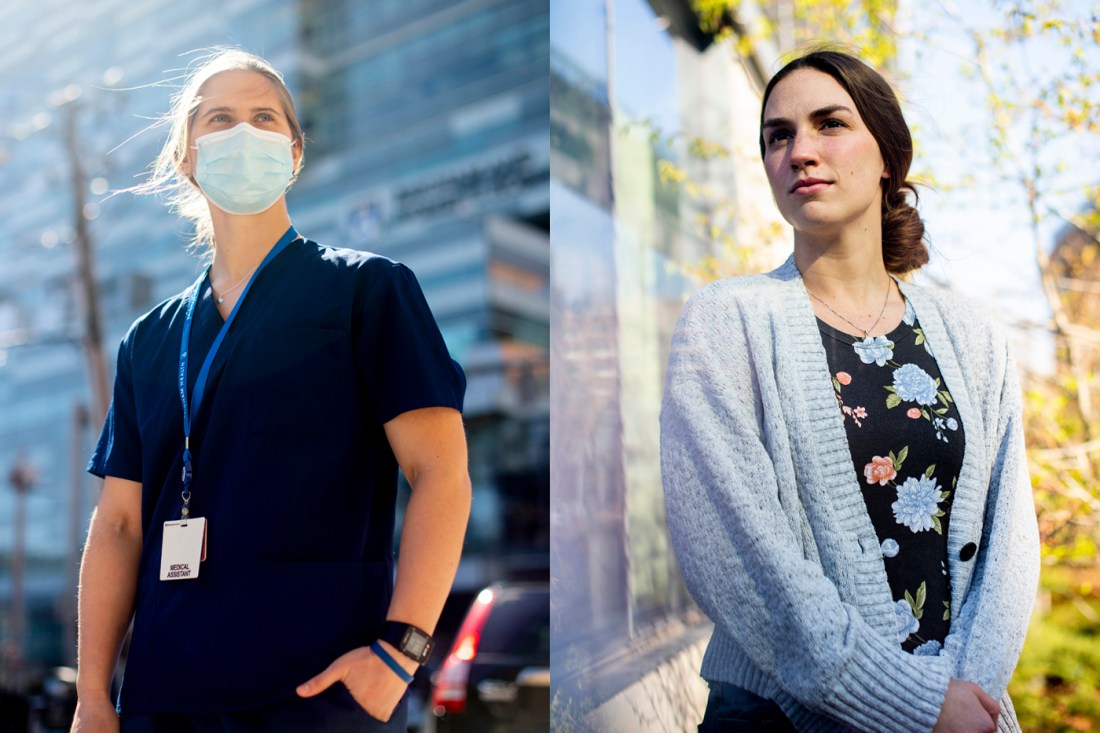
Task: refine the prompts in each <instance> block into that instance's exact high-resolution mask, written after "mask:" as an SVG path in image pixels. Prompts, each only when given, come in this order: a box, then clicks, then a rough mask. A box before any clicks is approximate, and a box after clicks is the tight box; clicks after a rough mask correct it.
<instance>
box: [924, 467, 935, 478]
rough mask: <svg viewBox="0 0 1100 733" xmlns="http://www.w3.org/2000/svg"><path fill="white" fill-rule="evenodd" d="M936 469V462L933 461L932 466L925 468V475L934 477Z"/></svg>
mask: <svg viewBox="0 0 1100 733" xmlns="http://www.w3.org/2000/svg"><path fill="white" fill-rule="evenodd" d="M935 470H936V464H935V463H933V464H932V465H931V466H929V467H928V468H926V469H924V477H925V478H932V472H933V471H935Z"/></svg>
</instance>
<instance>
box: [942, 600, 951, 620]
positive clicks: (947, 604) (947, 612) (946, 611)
mask: <svg viewBox="0 0 1100 733" xmlns="http://www.w3.org/2000/svg"><path fill="white" fill-rule="evenodd" d="M943 620H944V621H950V620H951V601H944V602H943Z"/></svg>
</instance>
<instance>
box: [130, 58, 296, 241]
mask: <svg viewBox="0 0 1100 733" xmlns="http://www.w3.org/2000/svg"><path fill="white" fill-rule="evenodd" d="M225 71H252V72H255V73H257V74H260V75H261V76H263V77H265V78H266V79H267V80H268V81H269V82H271V84H272V86H274V88H275V91H276V93H277V94H278V95H279V99H280V101H281V102H282V104H283V112H284V114H285V115H286V119H287V123H288V124H289V125H290V132H291V139H292V140H293V141H294V142H295V143H297V145H298V151H299V155H298V160H297V163H296V164H295V166H294V173H293V175H292V176H291V178H290V183H291V184H293V183H294V181H295V180H297V178H298V173H299V172H300V171H301V170H302V162H303V161H304V160H305V155H304V153H305V137H304V136H303V135H302V127H301V124H300V123H299V122H298V113H297V111H296V110H295V108H294V99H293V98H292V97H291V95H290V90H289V89H288V88H287V86H286V82H285V81H283V75H282V74H280V73H279V72H278V71H276V70H275V67H273V66H272V65H271V64H269V63H268V62H267V61H266V60H264V59H262V58H260V57H259V56H256V55H255V54H251V53H248V52H247V51H243V50H241V49H238V48H213V49H210V50H209V51H208V52H207V53H206V54H204V55H203V56H201V57H199V58H197V59H196V60H195V61H194V62H192V66H191V69H190V70H189V72H188V74H187V76H186V80H185V81H184V84H183V87H182V88H181V89H180V90H179V91H178V92H177V93H176V94H174V95H173V96H172V106H171V108H170V109H169V111H168V113H167V114H166V115H165V116H164V117H163V118H162V119H161V121H160V122H161V124H166V125H168V139H167V140H165V141H164V146H163V147H162V148H161V150H160V153H159V154H158V155H157V157H156V158H155V159H154V160H153V162H152V164H151V165H150V166H149V175H148V178H147V179H146V180H145V181H144V182H143V183H141V184H139V185H137V186H134V187H132V188H130V189H127V190H128V191H130V192H132V193H137V194H156V195H163V196H164V197H165V198H166V200H167V203H168V206H169V208H170V209H171V210H172V211H174V212H175V213H177V214H179V216H180V217H182V218H184V219H188V220H190V221H191V223H192V225H193V226H194V228H195V236H194V238H193V239H192V241H191V243H190V246H191V247H192V248H193V249H195V250H197V251H199V252H203V253H209V252H210V251H212V250H213V247H214V224H213V222H212V221H211V218H210V207H209V205H208V204H207V202H206V197H205V196H203V195H202V191H200V190H199V187H198V185H197V184H196V183H195V180H194V178H193V177H192V176H191V175H184V174H183V173H182V172H181V171H180V164H181V163H183V160H184V158H186V157H187V146H188V145H190V144H191V125H192V123H193V122H194V119H195V114H196V113H197V112H198V109H199V105H200V104H202V100H203V97H202V89H203V86H205V84H206V83H207V82H208V81H210V79H212V78H213V77H214V76H216V75H218V74H221V73H222V72H225Z"/></svg>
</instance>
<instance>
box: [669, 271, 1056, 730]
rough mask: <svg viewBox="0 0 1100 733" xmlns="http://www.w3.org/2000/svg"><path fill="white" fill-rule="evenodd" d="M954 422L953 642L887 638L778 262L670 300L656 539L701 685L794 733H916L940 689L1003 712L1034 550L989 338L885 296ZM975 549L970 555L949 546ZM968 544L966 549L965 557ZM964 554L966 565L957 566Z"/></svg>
mask: <svg viewBox="0 0 1100 733" xmlns="http://www.w3.org/2000/svg"><path fill="white" fill-rule="evenodd" d="M898 284H899V286H900V288H901V291H902V292H903V293H904V294H905V297H906V298H908V299H909V301H910V302H911V303H912V304H913V307H914V309H915V310H916V313H917V317H918V319H919V320H920V323H921V326H922V327H923V329H924V333H925V335H926V338H927V341H928V344H929V346H930V347H931V350H932V352H933V354H934V356H935V358H936V361H937V363H938V365H939V368H940V371H941V373H942V375H943V378H944V380H945V381H946V384H947V386H948V387H949V388H950V390H951V395H952V397H953V398H954V399H955V402H956V404H957V405H958V409H959V413H960V415H961V417H962V423H963V426H964V427H965V430H966V432H965V440H966V443H965V448H964V458H963V465H962V470H961V473H960V475H959V481H958V484H957V486H956V489H955V495H954V499H953V504H952V509H951V522H950V523H949V526H948V537H947V552H948V566H949V568H950V573H951V599H952V603H951V606H952V614H953V617H952V619H951V632H950V634H949V635H948V637H947V639H946V640H945V642H944V645H943V650H942V651H941V652H940V655H939V656H914V655H912V654H909V653H907V652H905V651H903V650H902V649H901V646H900V645H899V644H898V643H897V635H896V627H895V624H896V622H895V608H894V606H895V604H894V601H893V599H892V597H891V594H890V587H889V585H888V584H887V580H886V570H885V566H884V564H883V560H882V553H881V549H880V546H879V541H878V538H877V536H876V534H875V530H874V527H873V526H872V525H871V519H870V517H869V516H868V514H867V509H866V507H865V505H864V503H863V497H862V495H861V493H860V492H861V489H860V484H859V478H858V476H857V475H856V473H855V470H854V469H853V467H852V457H851V454H850V452H849V450H848V442H847V438H846V436H845V432H844V426H843V421H842V417H841V413H840V410H839V409H837V403H836V398H835V396H834V392H833V387H832V382H831V379H830V375H829V370H828V365H827V362H826V358H825V350H824V348H823V346H822V344H821V337H820V334H819V332H818V328H817V322H816V320H815V318H814V312H813V308H812V307H811V305H810V301H809V298H808V296H807V293H806V289H805V287H804V286H803V284H802V277H801V275H800V274H799V272H798V269H797V267H796V266H795V264H794V258H793V257H792V258H790V259H788V260H787V262H786V263H785V264H784V265H782V266H781V267H780V268H778V269H777V270H775V271H773V272H770V273H768V274H765V275H752V276H747V277H737V278H730V279H727V280H722V281H719V282H716V283H713V284H711V285H709V286H708V287H706V288H704V289H703V290H701V291H700V292H699V293H697V294H696V295H695V296H694V297H692V298H691V299H690V300H689V301H688V303H687V305H686V306H685V307H684V310H683V313H682V315H681V317H680V321H679V324H678V326H677V328H676V333H675V336H674V337H673V341H672V350H671V355H670V359H669V367H668V378H667V384H666V388H665V396H664V403H663V406H662V410H661V469H662V477H663V482H664V489H665V502H666V506H667V510H668V522H669V531H670V533H671V535H672V541H673V545H674V547H675V549H676V555H677V558H678V560H679V562H680V566H681V568H682V570H683V576H684V580H685V582H686V584H687V587H688V589H689V590H690V592H691V594H692V596H693V597H694V598H695V600H696V602H697V603H698V604H699V606H700V607H701V608H702V609H703V610H704V611H705V612H706V613H707V615H708V616H710V618H711V620H713V621H714V634H713V636H712V637H711V640H710V645H709V647H708V648H707V652H706V655H705V657H704V659H703V666H702V675H703V677H705V678H706V679H708V680H718V681H722V682H728V683H732V684H734V685H738V686H740V687H742V688H745V689H747V690H750V691H751V692H754V693H756V694H758V695H762V696H764V697H767V698H770V699H772V700H775V701H776V702H777V703H778V704H779V706H780V707H781V708H782V709H783V711H784V712H785V713H786V714H787V716H788V717H789V718H790V719H791V720H792V722H793V723H794V724H795V726H796V727H797V729H798V730H800V731H844V730H852V729H855V730H863V731H875V732H876V733H879V732H881V731H922V732H923V731H929V730H931V729H932V727H933V725H934V724H935V722H936V719H937V718H938V716H939V712H940V708H941V706H942V704H943V700H944V695H945V693H946V691H947V685H948V681H949V680H950V679H953V678H954V679H963V680H969V681H971V682H974V683H977V684H978V685H980V686H981V687H982V688H983V689H985V690H986V691H987V692H988V693H990V694H991V695H992V696H993V697H994V698H995V699H1000V701H1001V711H1002V714H1001V718H1000V721H999V724H998V730H999V731H1016V730H1019V726H1018V724H1017V722H1016V716H1015V712H1014V711H1013V709H1012V704H1011V701H1010V700H1009V699H1008V695H1007V694H1005V688H1006V687H1007V685H1008V681H1009V678H1010V677H1011V676H1012V671H1013V669H1014V668H1015V666H1016V662H1017V660H1018V659H1019V655H1020V650H1021V648H1022V647H1023V643H1024V635H1025V633H1026V631H1027V623H1028V617H1029V615H1030V611H1031V608H1032V605H1033V601H1034V599H1035V591H1036V585H1037V582H1038V574H1039V540H1038V530H1037V527H1036V521H1035V510H1034V504H1033V500H1032V494H1031V483H1030V480H1029V478H1028V473H1027V458H1026V455H1025V453H1024V442H1023V431H1022V426H1021V401H1020V388H1019V385H1018V383H1017V376H1016V371H1015V366H1014V363H1013V360H1012V357H1011V356H1010V354H1009V353H1008V347H1007V343H1006V340H1005V338H1004V337H1003V335H1002V334H1001V333H1000V331H999V330H998V328H997V327H996V325H995V324H994V323H993V322H992V321H991V319H990V318H989V317H988V316H987V315H986V314H985V313H984V312H983V311H982V310H981V309H979V308H978V307H976V306H975V305H973V304H971V303H970V302H968V301H966V300H964V299H962V298H960V297H958V296H956V295H953V294H951V293H949V292H943V291H939V290H931V289H926V288H922V287H918V286H916V285H912V284H910V283H906V282H899V283H898ZM971 543H973V544H974V545H976V546H977V552H976V553H975V554H973V555H972V556H971V555H970V553H969V552H963V553H962V556H961V557H960V552H961V551H962V550H963V547H964V546H966V545H968V544H971ZM972 549H973V548H968V550H972ZM963 558H966V559H963Z"/></svg>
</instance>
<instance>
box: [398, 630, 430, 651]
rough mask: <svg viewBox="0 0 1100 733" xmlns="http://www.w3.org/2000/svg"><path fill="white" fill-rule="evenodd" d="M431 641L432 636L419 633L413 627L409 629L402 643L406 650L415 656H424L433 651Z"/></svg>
mask: <svg viewBox="0 0 1100 733" xmlns="http://www.w3.org/2000/svg"><path fill="white" fill-rule="evenodd" d="M430 642H431V637H430V636H425V635H423V634H419V633H417V632H416V631H415V630H413V629H409V630H408V631H407V632H405V639H404V641H403V643H402V646H403V647H404V650H405V651H406V652H408V653H409V654H411V655H412V656H414V657H424V656H427V653H428V652H429V651H431V647H430V646H429V644H430Z"/></svg>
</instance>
